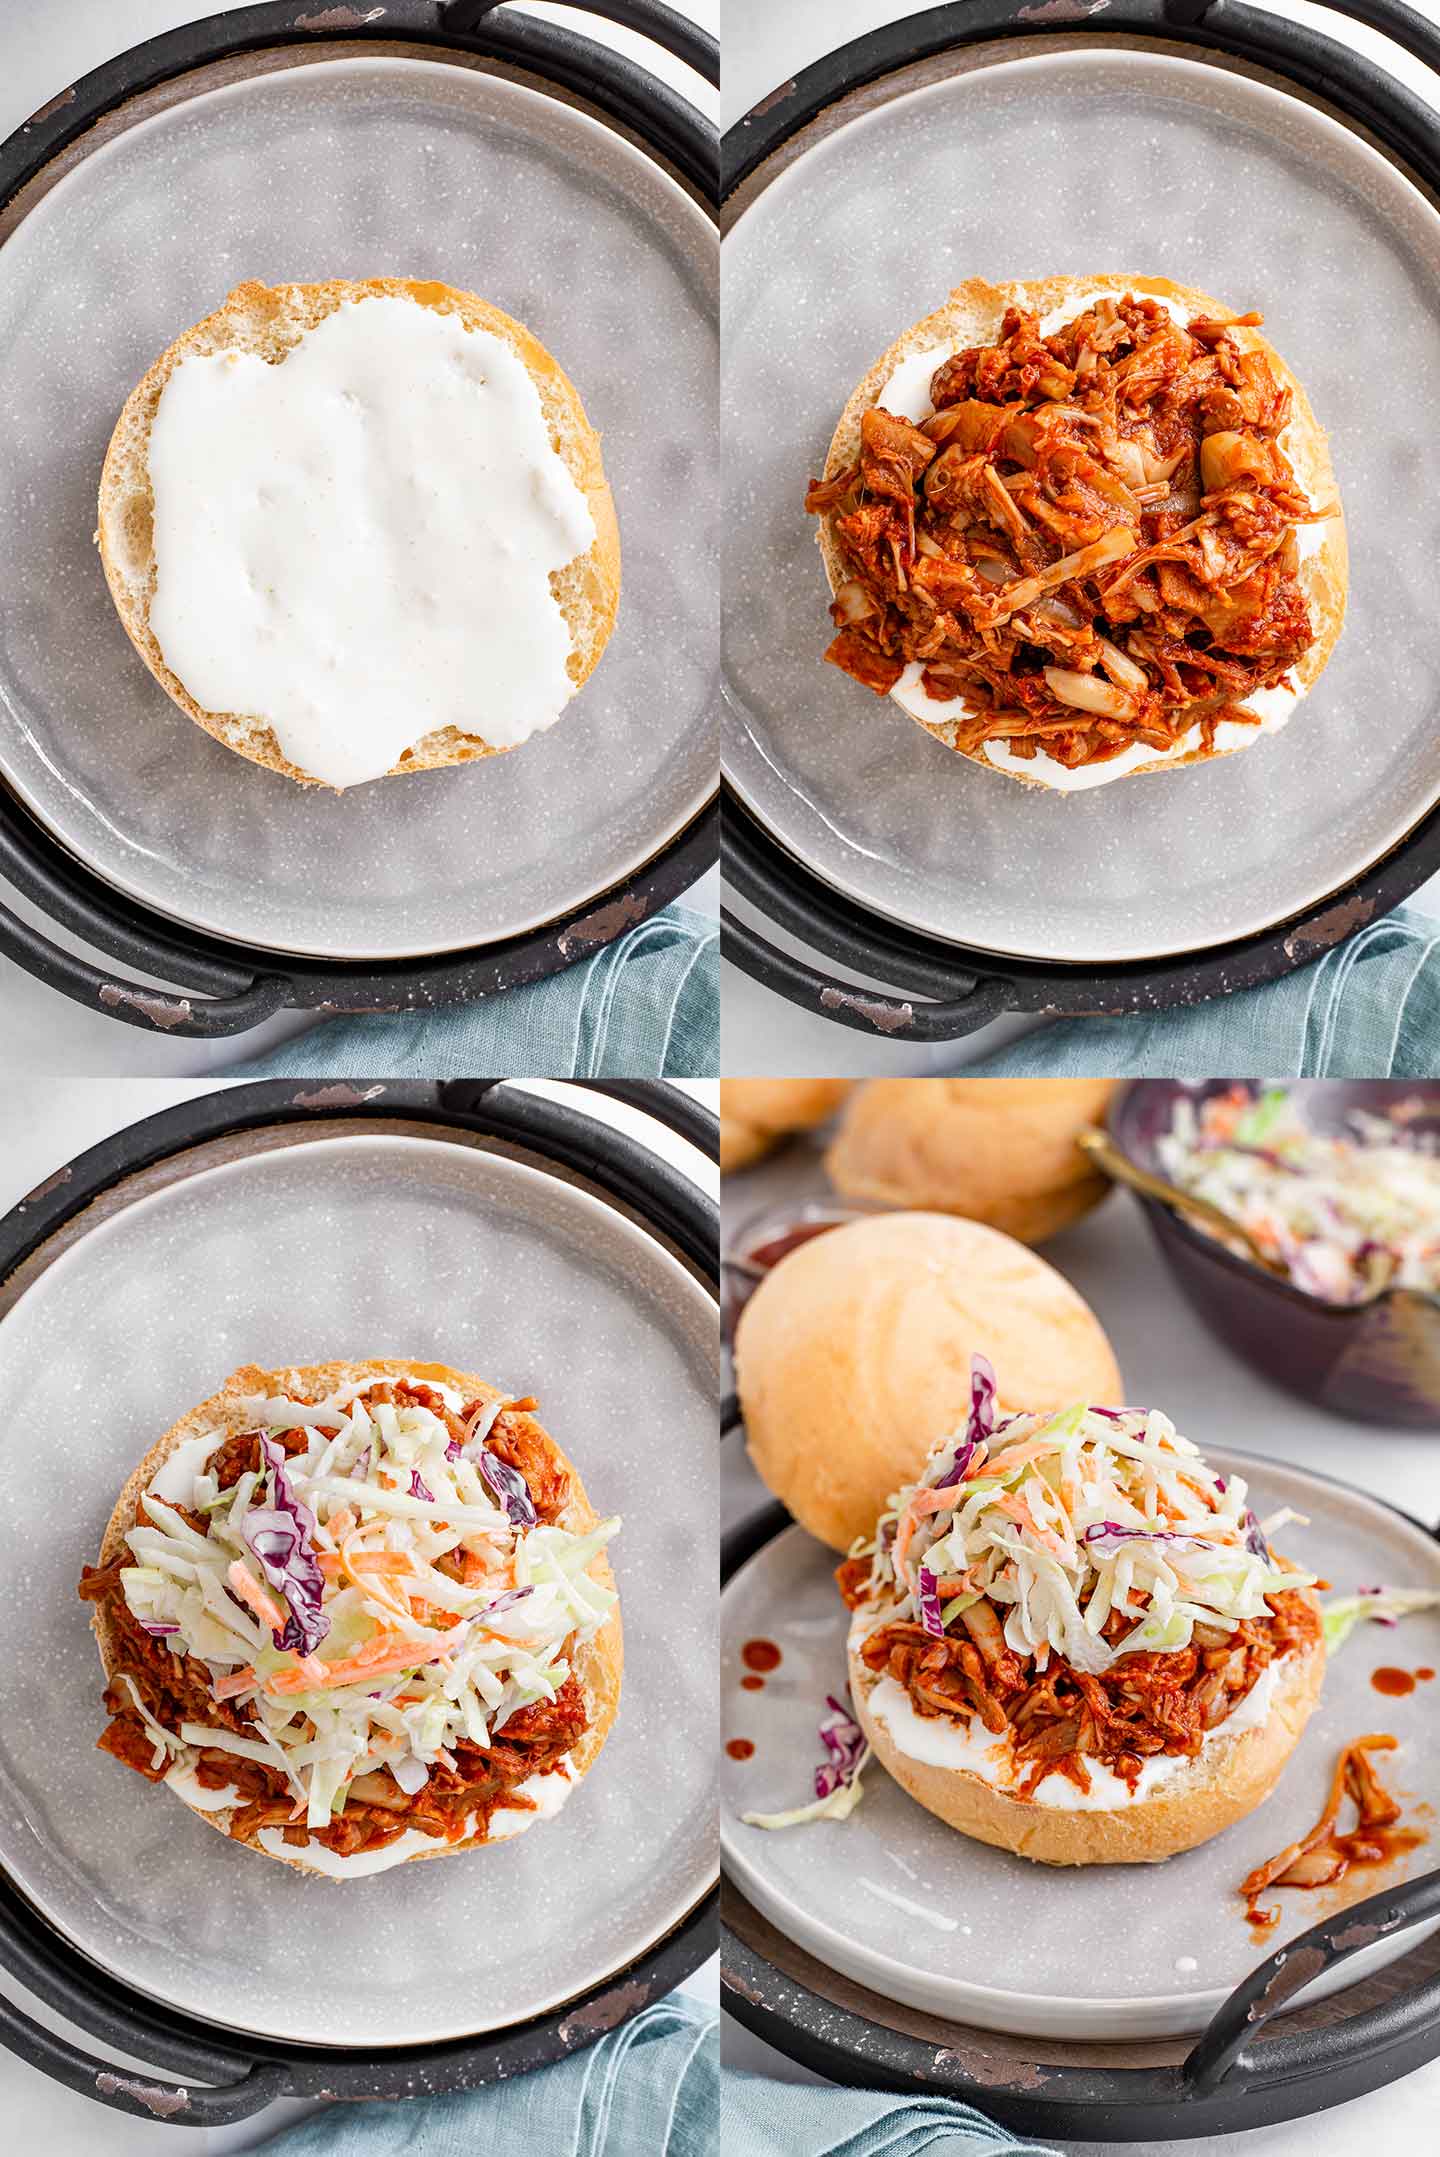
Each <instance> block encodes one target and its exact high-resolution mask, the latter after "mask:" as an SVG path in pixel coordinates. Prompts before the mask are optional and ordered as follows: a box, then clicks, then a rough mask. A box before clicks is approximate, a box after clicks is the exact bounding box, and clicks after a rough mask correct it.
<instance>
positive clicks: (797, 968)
mask: <svg viewBox="0 0 1440 2157" xmlns="http://www.w3.org/2000/svg"><path fill="white" fill-rule="evenodd" d="M720 920H721V926H722V927H723V929H724V931H725V938H724V945H723V950H724V955H725V957H726V958H727V959H733V960H734V961H735V964H736V965H737V966H738V967H739V968H740V970H741V972H742V973H746V974H748V975H749V976H750V978H751V980H752V981H758V982H759V983H760V985H761V987H762V988H767V989H774V990H775V991H776V993H777V994H778V995H781V996H785V997H788V998H789V1000H790V1002H791V1003H793V1004H798V1005H799V1006H800V1008H801V1009H802V1010H804V1011H817V1012H818V1013H819V1014H820V1016H821V1017H822V1018H827V1019H834V1020H835V1021H836V1023H837V1024H838V1025H841V1026H853V1027H854V1029H855V1031H856V1032H857V1033H862V1034H880V1035H882V1036H883V1037H884V1038H885V1039H886V1040H888V1041H959V1040H960V1039H962V1038H963V1036H964V1035H966V1034H973V1033H976V1032H978V1030H979V1028H980V1027H982V1026H988V1025H989V1024H990V1022H991V1020H992V1019H998V1018H1003V1017H1004V1015H1005V1013H1006V1011H1007V1010H1009V1009H1010V1008H1011V1007H1010V1005H1009V1003H1008V1002H1007V1000H1006V987H1005V983H1004V982H1003V981H995V980H991V979H989V978H988V977H987V976H985V975H983V974H972V975H969V976H967V977H962V978H968V980H969V982H970V986H969V988H968V989H967V990H965V992H964V993H963V994H962V995H960V996H956V997H951V998H949V999H948V1000H946V1001H944V1002H938V1003H912V1002H910V1000H909V999H908V998H906V997H899V996H890V995H886V994H885V993H884V992H883V991H882V990H880V989H864V988H859V987H857V985H856V984H855V983H854V982H853V981H837V980H834V979H832V977H831V976H830V975H828V974H821V973H817V972H816V970H815V969H814V967H812V966H807V965H806V964H805V962H804V960H803V959H797V958H793V957H792V956H791V954H790V953H789V952H788V951H781V950H779V949H778V948H777V947H776V946H775V945H774V944H768V943H766V941H765V939H764V937H763V936H760V935H757V933H756V932H755V930H754V929H752V928H751V927H750V926H749V925H748V923H746V922H743V921H741V920H740V919H739V918H738V917H737V916H736V915H734V914H731V913H729V912H722V914H721V916H720Z"/></svg>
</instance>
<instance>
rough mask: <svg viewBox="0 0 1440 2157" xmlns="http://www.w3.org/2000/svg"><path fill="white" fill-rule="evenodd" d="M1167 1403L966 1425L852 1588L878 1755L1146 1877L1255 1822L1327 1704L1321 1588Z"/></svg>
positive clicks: (963, 1816)
mask: <svg viewBox="0 0 1440 2157" xmlns="http://www.w3.org/2000/svg"><path fill="white" fill-rule="evenodd" d="M1276 1525H1278V1523H1277V1522H1275V1521H1273V1520H1272V1521H1269V1522H1267V1523H1266V1524H1265V1526H1264V1527H1263V1528H1262V1526H1261V1525H1260V1523H1259V1522H1258V1521H1257V1520H1256V1519H1255V1516H1254V1514H1253V1513H1252V1512H1251V1510H1250V1508H1249V1506H1248V1503H1247V1499H1246V1488H1245V1484H1244V1482H1243V1481H1242V1480H1241V1478H1240V1477H1238V1476H1230V1477H1225V1476H1221V1475H1217V1474H1215V1473H1214V1471H1213V1470H1211V1469H1210V1468H1208V1467H1207V1466H1206V1465H1205V1463H1204V1461H1203V1460H1202V1459H1201V1457H1200V1455H1199V1452H1198V1451H1197V1449H1196V1448H1195V1447H1194V1446H1193V1445H1192V1444H1191V1443H1190V1442H1189V1440H1188V1439H1185V1438H1182V1437H1181V1436H1180V1434H1179V1433H1178V1432H1177V1430H1176V1429H1175V1426H1174V1424H1173V1423H1171V1422H1170V1420H1169V1418H1168V1417H1166V1416H1163V1415H1161V1414H1160V1413H1159V1412H1158V1411H1156V1410H1154V1409H1146V1408H1093V1407H1085V1406H1076V1407H1072V1408H1067V1409H1065V1410H1063V1411H1061V1412H1060V1413H1059V1414H1039V1415H1035V1414H1029V1415H1012V1416H1007V1417H1001V1416H1000V1415H999V1414H998V1413H997V1411H996V1403H995V1379H994V1373H993V1371H992V1370H991V1369H990V1366H989V1365H988V1364H987V1363H985V1362H984V1361H983V1360H982V1359H980V1358H977V1359H976V1363H975V1369H974V1395H973V1401H972V1406H971V1410H970V1415H969V1418H968V1421H967V1423H966V1425H965V1427H964V1429H963V1430H962V1431H960V1432H959V1433H958V1434H957V1435H955V1436H953V1437H950V1438H946V1439H945V1440H943V1441H942V1442H941V1443H940V1444H939V1445H938V1446H936V1447H935V1449H934V1450H933V1451H932V1453H931V1455H930V1457H929V1459H928V1461H927V1462H926V1464H925V1467H924V1469H923V1471H922V1472H921V1474H920V1476H919V1478H918V1480H917V1481H916V1482H914V1483H912V1484H909V1485H908V1486H907V1487H906V1488H904V1489H903V1490H901V1491H900V1492H899V1494H898V1496H897V1497H896V1499H895V1501H894V1503H893V1505H892V1507H891V1508H890V1509H889V1510H888V1511H887V1512H886V1513H884V1514H883V1515H882V1516H881V1519H880V1521H879V1523H878V1525H877V1528H876V1532H875V1536H874V1539H873V1541H872V1542H871V1543H870V1544H869V1545H868V1546H867V1547H866V1548H865V1549H864V1550H863V1551H860V1552H857V1553H856V1554H855V1555H854V1556H852V1557H851V1558H849V1559H847V1561H846V1563H845V1564H844V1565H842V1566H841V1568H840V1571H839V1575H838V1578H839V1581H840V1587H841V1592H842V1593H843V1594H844V1596H845V1599H846V1601H847V1602H848V1603H849V1605H850V1606H851V1609H852V1612H853V1616H852V1620H851V1625H850V1633H849V1642H848V1653H849V1666H850V1684H851V1692H852V1695H853V1698H854V1702H855V1714H856V1717H857V1719H858V1721H859V1724H860V1728H861V1730H863V1732H864V1735H865V1737H866V1739H867V1740H868V1742H869V1745H870V1747H871V1749H872V1750H873V1752H874V1754H875V1757H876V1758H877V1759H878V1760H879V1761H880V1762H881V1764H882V1765H883V1766H884V1767H885V1768H886V1769H888V1771H889V1773H890V1774H891V1775H892V1776H893V1777H894V1778H895V1780H896V1781H897V1782H898V1783H899V1784H900V1785H901V1787H902V1788H903V1789H905V1790H908V1791H909V1793H910V1795H911V1796H912V1797H913V1798H915V1799H917V1800H918V1801H919V1803H920V1804H922V1805H924V1806H926V1807H927V1808H928V1809H929V1810H930V1811H931V1812H933V1813H936V1814H938V1816H939V1817H940V1818H941V1819H942V1820H946V1821H948V1822H949V1824H950V1825H951V1826H952V1827H955V1828H958V1829H959V1830H960V1831H961V1832H962V1833H963V1834H966V1835H972V1836H974V1837H976V1838H977V1840H979V1841H981V1842H988V1843H994V1844H997V1845H998V1846H1000V1847H1001V1848H1003V1849H1007V1850H1013V1851H1015V1852H1016V1853H1017V1854H1018V1855H1020V1856H1022V1857H1029V1858H1034V1859H1037V1860H1038V1861H1039V1862H1041V1863H1042V1864H1047V1865H1094V1864H1137V1863H1147V1862H1152V1861H1154V1860H1156V1859H1159V1858H1166V1857H1170V1856H1172V1855H1173V1854H1174V1853H1175V1852H1176V1851H1179V1850H1188V1849H1192V1848H1193V1847H1194V1846H1195V1845H1196V1844H1197V1843H1202V1842H1205V1841H1208V1839H1209V1838H1210V1837H1211V1836H1212V1835H1216V1834H1218V1833H1219V1832H1220V1831H1221V1829H1223V1828H1226V1827H1229V1826H1230V1825H1231V1824H1232V1823H1233V1822H1234V1821H1236V1820H1239V1819H1242V1818H1243V1817H1244V1816H1245V1815H1246V1814H1247V1813H1249V1812H1250V1811H1252V1810H1253V1808H1254V1807H1255V1806H1256V1805H1258V1804H1259V1803H1260V1801H1261V1799H1262V1798H1264V1797H1265V1796H1267V1795H1268V1793H1269V1791H1270V1790H1271V1788H1272V1787H1273V1785H1274V1784H1275V1782H1276V1780H1277V1778H1278V1777H1279V1775H1280V1773H1281V1770H1282V1769H1283V1768H1284V1766H1285V1763H1286V1761H1287V1760H1288V1759H1289V1757H1290V1755H1291V1753H1292V1752H1293V1751H1294V1749H1295V1746H1296V1744H1297V1743H1298V1741H1299V1738H1300V1734H1301V1732H1302V1731H1303V1729H1304V1727H1305V1724H1306V1722H1307V1720H1308V1719H1309V1716H1310V1713H1311V1711H1312V1709H1313V1708H1314V1706H1315V1703H1316V1701H1317V1699H1318V1698H1319V1694H1320V1686H1321V1681H1322V1678H1323V1676H1324V1669H1325V1646H1324V1639H1323V1634H1322V1630H1321V1618H1320V1609H1319V1605H1318V1603H1317V1601H1316V1598H1315V1594H1314V1588H1315V1575H1314V1574H1311V1573H1306V1572H1301V1571H1299V1570H1298V1569H1296V1568H1295V1567H1294V1566H1292V1565H1291V1564H1290V1563H1289V1561H1288V1560H1286V1559H1284V1558H1281V1557H1279V1556H1277V1555H1276V1553H1275V1552H1274V1551H1273V1550H1272V1549H1271V1547H1270V1542H1269V1539H1268V1536H1269V1532H1273V1529H1274V1528H1275V1526H1276Z"/></svg>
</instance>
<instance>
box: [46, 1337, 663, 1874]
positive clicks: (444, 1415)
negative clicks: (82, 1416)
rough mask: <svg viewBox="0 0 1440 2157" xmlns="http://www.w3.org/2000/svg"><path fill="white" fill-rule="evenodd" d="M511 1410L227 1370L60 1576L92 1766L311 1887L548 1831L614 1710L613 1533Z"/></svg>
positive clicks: (380, 1387)
mask: <svg viewBox="0 0 1440 2157" xmlns="http://www.w3.org/2000/svg"><path fill="white" fill-rule="evenodd" d="M534 1407H535V1403H534V1402H533V1401H531V1400H529V1399H520V1400H508V1399H507V1398H506V1397H505V1395H504V1394H502V1393H499V1392H497V1391H496V1389H495V1387H494V1386H491V1385H487V1384H486V1383H485V1382H484V1380H483V1379H479V1378H475V1377H472V1376H470V1375H468V1374H466V1373H464V1372H460V1371H453V1370H450V1369H449V1368H447V1367H446V1366H445V1365H443V1364H436V1363H412V1362H406V1361H402V1360H398V1359H395V1358H386V1359H384V1360H382V1361H378V1362H366V1363H328V1364H323V1365H314V1366H308V1367H305V1368H302V1369H295V1370H282V1371H262V1370H259V1369H257V1368H255V1367H254V1366H253V1365H251V1366H247V1367H246V1368H245V1369H243V1370H239V1371H236V1372H235V1374H234V1376H233V1377H231V1378H229V1379H228V1380H227V1381H226V1383H225V1386H224V1388H223V1390H222V1391H221V1392H219V1393H217V1394H216V1395H214V1396H213V1398H211V1399H210V1400H207V1401H202V1402H201V1404H200V1406H199V1407H198V1408H194V1409H192V1410H191V1411H190V1413H189V1414H188V1415H186V1416H184V1417H182V1418H181V1420H180V1422H178V1423H177V1424H175V1426H174V1427H173V1429H171V1430H169V1431H167V1432H166V1434H165V1436H164V1437H163V1438H161V1439H160V1440H159V1441H158V1442H157V1443H156V1444H155V1445H154V1446H153V1447H152V1448H151V1450H150V1452H149V1453H148V1454H147V1455H146V1456H145V1459H144V1460H143V1461H141V1463H140V1465H139V1467H138V1468H137V1469H136V1470H135V1473H134V1474H133V1475H132V1476H131V1478H130V1480H129V1482H128V1483H127V1484H126V1486H125V1488H124V1490H123V1491H122V1492H121V1494H120V1500H119V1503H118V1504H117V1506H116V1508H115V1511H114V1513H113V1514H112V1515H111V1518H110V1524H109V1526H108V1528H107V1529H106V1531H105V1536H104V1540H103V1542H102V1545H101V1549H100V1562H99V1565H98V1567H90V1566H87V1567H86V1568H85V1571H84V1576H83V1578H82V1580H81V1583H80V1593H81V1595H82V1596H83V1597H84V1598H85V1600H86V1601H87V1602H89V1603H91V1604H92V1605H93V1606H94V1616H93V1621H92V1622H93V1624H94V1629H95V1634H96V1637H97V1639H98V1641H99V1644H100V1654H101V1659H102V1661H103V1663H104V1666H105V1681H106V1683H105V1705H106V1708H107V1710H108V1712H109V1714H110V1717H111V1721H110V1723H109V1726H108V1728H107V1729H106V1730H105V1732H104V1735H103V1736H102V1737H101V1738H100V1740H99V1743H100V1746H101V1749H102V1750H103V1751H106V1752H109V1753H113V1754H114V1756H115V1758H116V1759H117V1760H121V1761H123V1762H124V1763H125V1765H126V1766H127V1767H130V1768H133V1769H135V1771H136V1772H137V1773H138V1774H140V1775H143V1776H144V1777H145V1778H146V1780H147V1781H149V1782H152V1783H164V1784H165V1785H167V1786H168V1788H169V1789H170V1790H171V1791H172V1792H173V1793H174V1794H175V1796H177V1797H178V1798H180V1799H182V1800H183V1801H184V1803H185V1804H186V1805H188V1806H190V1807H191V1808H192V1809H193V1810H194V1811H195V1812H197V1813H198V1814H199V1815H200V1817H201V1818H202V1819H204V1820H207V1821H208V1822H209V1823H210V1825H211V1826H212V1827H214V1828H218V1829H219V1831H220V1833H221V1834H223V1835H228V1836H229V1837H230V1839H231V1841H232V1842H238V1843H243V1844H245V1845H247V1846H248V1847H249V1848H250V1849H252V1850H259V1851H261V1852H263V1853H264V1854H265V1855H266V1856H269V1857H273V1858H278V1859H280V1860H281V1861H282V1862H284V1863H286V1864H289V1865H293V1866H296V1867H297V1868H299V1869H300V1870H301V1871H308V1872H319V1873H325V1874H328V1875H329V1876H330V1877H331V1878H333V1879H349V1878H353V1877H356V1876H359V1875H364V1874H367V1873H374V1872H381V1871H385V1870H388V1868H389V1867H390V1866H392V1865H398V1864H402V1863H404V1862H407V1861H408V1860H410V1859H412V1858H427V1857H443V1856H445V1855H447V1854H451V1853H454V1852H456V1851H460V1850H472V1849H476V1848H478V1847H479V1846H480V1845H481V1844H484V1843H494V1842H503V1841H507V1840H508V1839H509V1838H510V1837H512V1836H515V1835H519V1834H522V1833H523V1832H524V1831H525V1830H526V1829H527V1828H530V1827H533V1826H535V1825H536V1824H537V1822H539V1821H542V1820H547V1819H551V1818H553V1816H554V1815H555V1814H556V1813H557V1812H558V1811H559V1810H560V1808H561V1806H562V1805H564V1804H565V1803H566V1802H567V1800H568V1799H569V1798H570V1796H571V1795H572V1793H573V1792H574V1790H575V1788H576V1786H577V1784H579V1783H580V1782H581V1781H582V1780H583V1778H584V1777H585V1775H586V1774H587V1773H588V1772H589V1770H590V1769H591V1767H593V1765H594V1763H595V1760H596V1758H597V1756H598V1754H599V1752H600V1748H601V1747H602V1745H603V1744H604V1743H605V1739H606V1736H607V1734H608V1732H609V1729H610V1725H611V1724H612V1722H613V1721H614V1719H615V1711H616V1708H617V1706H618V1704H619V1698H620V1673H621V1663H622V1650H621V1636H620V1616H619V1611H618V1608H617V1598H616V1593H615V1584H614V1580H613V1578H612V1575H611V1572H610V1568H609V1565H608V1564H607V1562H606V1559H605V1556H604V1551H605V1546H606V1544H607V1543H608V1541H609V1540H610V1538H611V1536H612V1535H613V1534H614V1533H615V1531H616V1530H617V1529H618V1527H619V1525H620V1523H619V1521H618V1520H606V1521H600V1520H597V1518H596V1516H595V1514H594V1512H593V1511H592V1509H591V1506H590V1501H589V1499H588V1498H587V1497H586V1495H585V1491H584V1488H583V1486H582V1484H581V1482H580V1478H579V1476H578V1475H577V1474H576V1472H575V1470H574V1468H573V1467H572V1466H571V1465H570V1463H569V1461H568V1460H567V1459H566V1457H565V1455H564V1454H563V1453H562V1452H561V1450H560V1448H559V1446H557V1445H556V1443H555V1441H554V1439H553V1438H551V1436H550V1435H549V1433H548V1432H547V1431H546V1430H545V1429H544V1427H543V1426H542V1425H541V1424H540V1423H539V1422H538V1421H537V1420H536V1417H535V1415H534V1413H533V1412H532V1411H533V1409H534Z"/></svg>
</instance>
